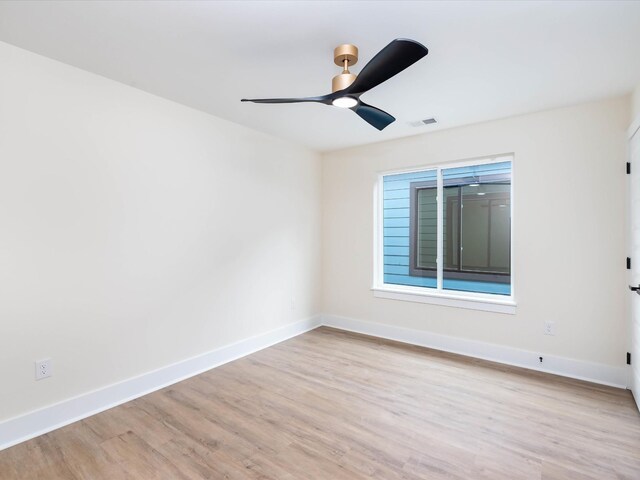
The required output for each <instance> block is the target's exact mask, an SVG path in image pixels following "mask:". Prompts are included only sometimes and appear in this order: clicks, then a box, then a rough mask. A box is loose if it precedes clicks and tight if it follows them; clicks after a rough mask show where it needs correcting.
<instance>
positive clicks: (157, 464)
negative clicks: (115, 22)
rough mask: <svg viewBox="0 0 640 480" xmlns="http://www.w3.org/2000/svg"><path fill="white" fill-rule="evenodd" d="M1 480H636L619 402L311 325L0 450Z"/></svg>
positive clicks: (624, 398)
mask: <svg viewBox="0 0 640 480" xmlns="http://www.w3.org/2000/svg"><path fill="white" fill-rule="evenodd" d="M0 478H2V479H3V480H5V479H39V480H40V479H43V480H53V479H92V480H93V479H103V478H104V479H109V480H117V479H127V478H131V479H156V478H158V479H160V478H161V479H202V478H211V479H263V480H266V479H274V480H290V479H296V480H307V479H322V480H338V479H349V480H358V479H365V478H377V479H383V480H393V479H407V480H409V479H441V478H442V479H445V478H446V479H473V480H476V479H494V480H495V479H503V478H504V479H509V480H516V479H565V478H567V479H569V478H570V479H597V480H603V479H634V480H638V479H640V414H638V412H637V410H636V409H635V407H634V405H633V400H632V398H631V395H630V393H629V392H627V391H624V390H618V389H614V388H608V387H602V386H598V385H593V384H589V383H585V382H580V381H575V380H568V379H564V378H560V377H555V376H551V375H546V374H541V373H535V372H531V371H526V370H520V369H517V368H512V367H505V366H501V365H497V364H492V363H489V362H484V361H479V360H472V359H468V358H464V357H459V356H456V355H451V354H446V353H441V352H436V351H433V350H428V349H423V348H418V347H411V346H407V345H403V344H399V343H394V342H388V341H382V340H378V339H373V338H370V337H365V336H362V335H355V334H349V333H345V332H340V331H337V330H332V329H328V328H320V329H318V330H315V331H313V332H309V333H306V334H304V335H301V336H299V337H296V338H294V339H292V340H289V341H287V342H284V343H281V344H279V345H276V346H274V347H271V348H269V349H266V350H263V351H261V352H258V353H255V354H253V355H251V356H249V357H246V358H243V359H241V360H238V361H235V362H233V363H230V364H227V365H224V366H222V367H219V368H216V369H215V370H212V371H210V372H207V373H204V374H202V375H199V376H197V377H194V378H192V379H189V380H186V381H184V382H181V383H179V384H176V385H173V386H171V387H168V388H165V389H164V390H161V391H158V392H155V393H153V394H150V395H147V396H145V397H143V398H140V399H138V400H135V401H132V402H129V403H127V404H125V405H122V406H120V407H117V408H114V409H112V410H109V411H106V412H104V413H101V414H99V415H95V416H93V417H91V418H88V419H86V420H83V421H81V422H78V423H76V424H73V425H70V426H68V427H65V428H62V429H60V430H57V431H55V432H52V433H49V434H47V435H44V436H42V437H39V438H36V439H34V440H31V441H29V442H27V443H23V444H21V445H18V446H15V447H13V448H10V449H7V450H5V451H3V452H0Z"/></svg>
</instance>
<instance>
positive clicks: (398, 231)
mask: <svg viewBox="0 0 640 480" xmlns="http://www.w3.org/2000/svg"><path fill="white" fill-rule="evenodd" d="M436 173H437V172H436V170H425V171H423V172H412V173H399V174H397V175H385V176H384V178H383V199H384V200H383V209H384V210H383V229H384V230H383V235H384V237H383V246H384V283H390V284H393V285H410V286H414V287H427V288H436V286H437V280H436V279H435V278H427V277H412V276H411V275H409V222H410V214H411V207H410V204H409V203H410V202H409V199H410V193H411V183H412V182H429V181H431V182H435V181H436Z"/></svg>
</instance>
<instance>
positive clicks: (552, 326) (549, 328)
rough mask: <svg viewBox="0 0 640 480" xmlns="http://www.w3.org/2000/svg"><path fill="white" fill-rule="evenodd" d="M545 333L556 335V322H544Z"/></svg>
mask: <svg viewBox="0 0 640 480" xmlns="http://www.w3.org/2000/svg"><path fill="white" fill-rule="evenodd" d="M544 334H545V335H555V334H556V322H550V321H546V322H544Z"/></svg>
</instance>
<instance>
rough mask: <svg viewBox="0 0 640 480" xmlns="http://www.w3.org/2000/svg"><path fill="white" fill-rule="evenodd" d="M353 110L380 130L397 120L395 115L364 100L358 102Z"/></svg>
mask: <svg viewBox="0 0 640 480" xmlns="http://www.w3.org/2000/svg"><path fill="white" fill-rule="evenodd" d="M351 110H353V111H354V112H356V113H357V114H358V115H359V116H360V118H362V119H363V120H364V121H365V122H367V123H369V124H370V125H373V126H374V127H375V128H377V129H378V130H384V129H385V127H387V126H388V125H389V124H391V123H393V122H395V121H396V119H395V117H393V116H391V115H389V114H388V113H387V112H385V111H382V110H380V109H379V108H376V107H373V106H371V105H367V104H366V103H364V102H360V103H358V105H356V106H355V107H353V108H352V109H351Z"/></svg>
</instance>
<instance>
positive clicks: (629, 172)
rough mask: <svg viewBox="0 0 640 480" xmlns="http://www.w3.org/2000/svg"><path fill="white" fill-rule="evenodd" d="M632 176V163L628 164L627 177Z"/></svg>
mask: <svg viewBox="0 0 640 480" xmlns="http://www.w3.org/2000/svg"><path fill="white" fill-rule="evenodd" d="M629 174H631V162H627V175H629Z"/></svg>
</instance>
